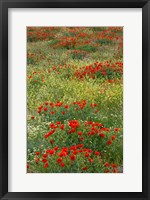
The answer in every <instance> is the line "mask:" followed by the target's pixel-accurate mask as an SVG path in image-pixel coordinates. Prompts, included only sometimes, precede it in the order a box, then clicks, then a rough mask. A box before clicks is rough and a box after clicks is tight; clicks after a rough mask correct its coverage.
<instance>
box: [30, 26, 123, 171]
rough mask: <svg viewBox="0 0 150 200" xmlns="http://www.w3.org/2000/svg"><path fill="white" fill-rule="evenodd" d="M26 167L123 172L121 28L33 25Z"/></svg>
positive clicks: (38, 169) (33, 169)
mask: <svg viewBox="0 0 150 200" xmlns="http://www.w3.org/2000/svg"><path fill="white" fill-rule="evenodd" d="M27 172H28V173H121V172H123V28H122V27H28V28H27Z"/></svg>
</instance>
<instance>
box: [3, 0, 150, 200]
mask: <svg viewBox="0 0 150 200" xmlns="http://www.w3.org/2000/svg"><path fill="white" fill-rule="evenodd" d="M9 8H142V160H143V161H142V192H109V193H105V192H95V193H92V192H88V193H85V192H82V193H79V192H76V193H72V192H58V193H54V192H51V193H49V192H46V193H45V192H38V193H36V192H8V98H9V94H8V81H9V80H8V9H9ZM0 14H1V17H0V27H1V31H0V39H1V40H0V43H1V45H0V46H1V48H0V197H1V199H3V200H4V199H13V200H14V199H22V200H25V199H28V200H29V199H54V198H55V199H62V200H63V199H66V198H69V199H72V200H73V199H74V200H75V199H85V198H88V199H95V198H99V199H106V200H108V199H116V198H119V199H124V200H126V199H130V200H131V199H134V200H135V199H138V200H143V199H145V200H146V199H147V200H148V199H150V190H149V189H150V172H149V170H148V169H150V145H149V142H150V135H149V134H150V133H149V131H150V125H149V124H150V123H149V119H150V106H149V105H150V104H148V102H150V58H149V57H150V55H149V52H150V36H149V35H150V2H149V0H93V1H92V0H43V1H42V0H0Z"/></svg>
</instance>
